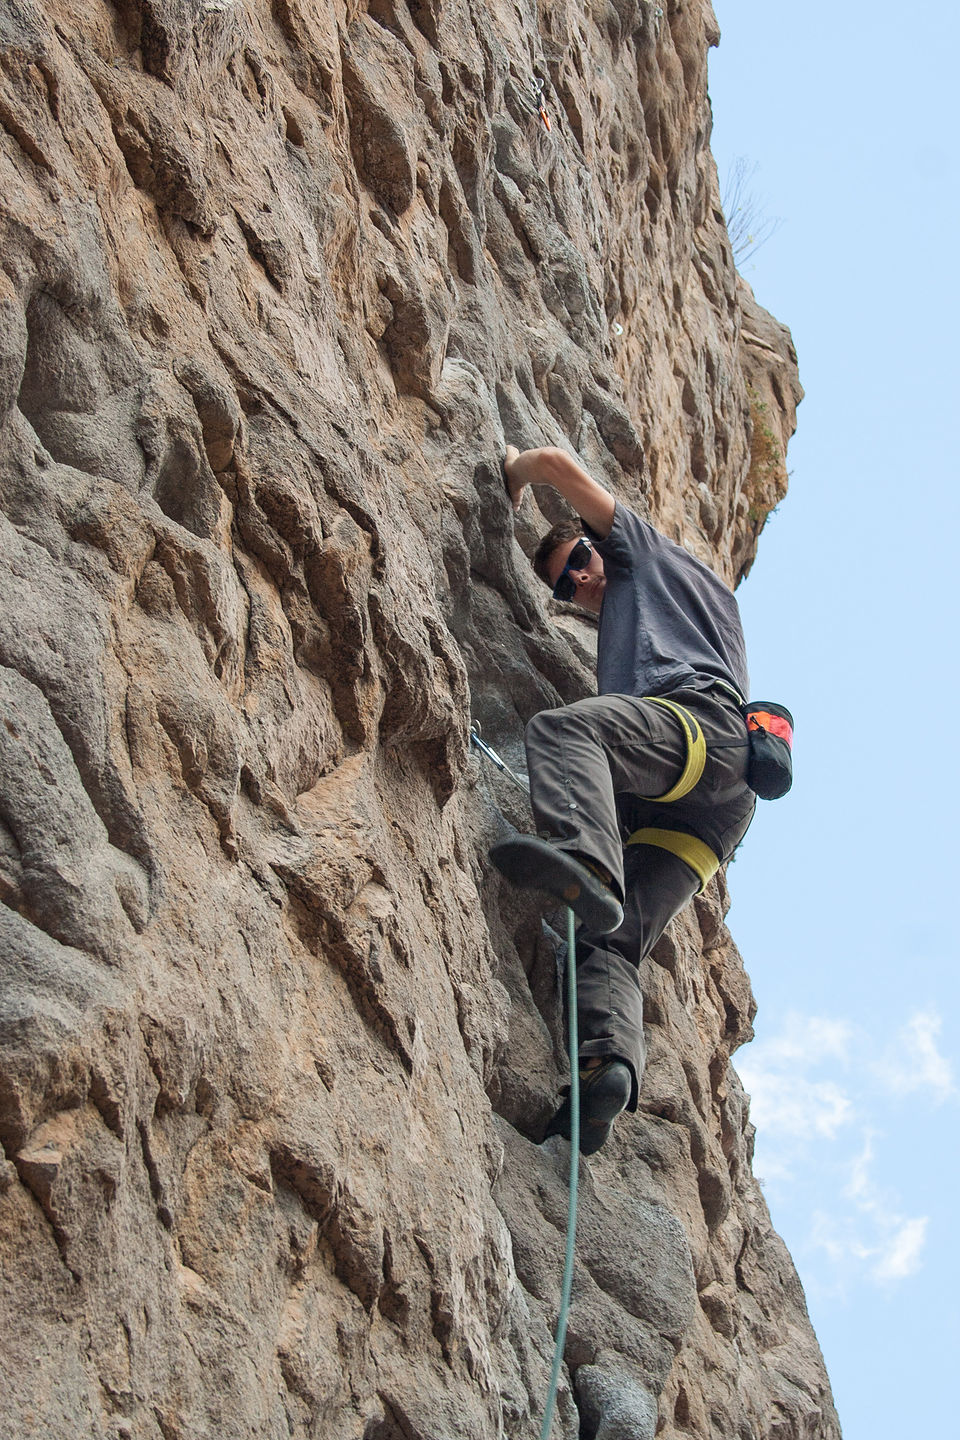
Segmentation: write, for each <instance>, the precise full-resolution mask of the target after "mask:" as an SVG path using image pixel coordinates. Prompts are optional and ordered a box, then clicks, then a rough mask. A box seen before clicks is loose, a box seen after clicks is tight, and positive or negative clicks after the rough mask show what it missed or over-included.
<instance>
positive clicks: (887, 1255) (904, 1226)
mask: <svg viewBox="0 0 960 1440" xmlns="http://www.w3.org/2000/svg"><path fill="white" fill-rule="evenodd" d="M926 1238H927V1216H926V1215H921V1216H919V1217H918V1218H917V1219H916V1220H904V1221H902V1222H901V1223H900V1224H899V1226H898V1227H897V1229H896V1231H895V1232H894V1234H893V1235H891V1236H889V1237H888V1238H887V1240H886V1242H885V1244H884V1245H883V1246H882V1247H881V1250H880V1258H879V1259H878V1261H877V1264H876V1265H875V1266H874V1267H873V1274H874V1277H875V1278H876V1279H877V1280H904V1279H906V1277H907V1276H908V1275H913V1274H914V1272H915V1271H917V1270H919V1269H920V1252H921V1250H922V1249H923V1246H924V1243H925V1241H926Z"/></svg>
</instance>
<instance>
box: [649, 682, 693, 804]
mask: <svg viewBox="0 0 960 1440" xmlns="http://www.w3.org/2000/svg"><path fill="white" fill-rule="evenodd" d="M644 699H645V700H649V701H651V702H652V704H654V705H663V706H664V708H665V709H667V710H669V711H671V713H672V714H674V715H675V716H676V717H677V719H678V720H679V721H680V724H681V725H682V726H683V733H684V736H685V738H686V742H687V763H686V764H685V765H684V767H683V771H682V773H681V775H680V779H679V780H678V781H677V783H676V785H674V786H673V787H672V789H670V790H668V791H667V793H666V794H665V795H641V796H640V797H639V798H640V799H641V800H655V801H656V803H657V804H658V805H669V804H670V803H671V801H673V800H682V799H683V797H684V795H689V794H690V791H691V790H692V789H693V788H694V786H695V785H697V784H698V783H699V781H700V777H701V775H702V774H703V770H704V766H705V765H706V763H707V742H706V740H705V739H704V738H703V731H702V730H701V728H700V725H699V722H698V721H697V718H696V716H695V715H691V713H690V711H689V710H687V709H686V708H685V706H683V705H678V704H677V702H676V701H675V700H668V699H667V698H666V696H664V695H645V696H644Z"/></svg>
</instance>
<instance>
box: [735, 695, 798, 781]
mask: <svg viewBox="0 0 960 1440" xmlns="http://www.w3.org/2000/svg"><path fill="white" fill-rule="evenodd" d="M743 713H744V716H745V718H746V722H747V733H748V734H749V736H750V761H749V765H748V768H747V784H748V785H749V786H750V789H751V790H752V791H753V792H754V794H756V795H759V796H760V799H761V800H779V799H780V796H781V795H786V793H787V791H788V790H789V789H790V786H791V785H792V784H793V716H792V715H791V714H790V711H789V710H788V709H787V708H786V706H785V705H775V704H774V703H773V701H772V700H751V702H750V704H749V705H745V706H744V709H743Z"/></svg>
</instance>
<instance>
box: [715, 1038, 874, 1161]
mask: <svg viewBox="0 0 960 1440" xmlns="http://www.w3.org/2000/svg"><path fill="white" fill-rule="evenodd" d="M740 1078H741V1079H742V1081H743V1083H744V1086H745V1087H746V1089H747V1090H748V1092H749V1094H750V1115H751V1118H752V1120H753V1123H754V1124H755V1125H756V1126H757V1129H758V1130H759V1131H760V1132H761V1133H762V1134H763V1135H764V1136H765V1137H766V1138H770V1139H772V1138H774V1137H776V1138H781V1137H782V1138H787V1137H790V1138H792V1139H805V1138H810V1137H812V1136H814V1135H821V1136H824V1137H826V1138H827V1139H832V1138H833V1136H834V1135H836V1133H837V1131H838V1130H839V1129H840V1127H841V1126H842V1125H847V1124H849V1123H850V1121H851V1120H852V1119H853V1116H854V1111H853V1102H852V1101H851V1100H850V1098H849V1096H848V1095H846V1094H845V1093H844V1091H843V1090H842V1089H841V1088H840V1086H839V1085H836V1084H834V1083H833V1081H830V1080H806V1079H804V1078H803V1077H802V1076H797V1075H778V1074H776V1073H774V1072H773V1071H771V1070H768V1069H766V1068H764V1066H763V1064H762V1062H761V1063H760V1064H759V1065H758V1064H757V1063H756V1062H751V1063H749V1064H741V1066H740ZM768 1168H769V1167H768Z"/></svg>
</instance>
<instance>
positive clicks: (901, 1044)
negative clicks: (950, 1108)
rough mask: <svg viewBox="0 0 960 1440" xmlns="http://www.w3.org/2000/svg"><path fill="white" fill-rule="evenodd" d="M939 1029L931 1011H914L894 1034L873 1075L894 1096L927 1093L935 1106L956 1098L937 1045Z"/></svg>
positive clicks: (940, 1025) (949, 1068)
mask: <svg viewBox="0 0 960 1440" xmlns="http://www.w3.org/2000/svg"><path fill="white" fill-rule="evenodd" d="M942 1028H943V1022H942V1021H941V1019H940V1016H939V1015H937V1014H936V1012H935V1011H933V1010H918V1011H917V1012H916V1014H915V1015H912V1016H911V1018H910V1019H909V1020H908V1021H907V1023H906V1025H904V1026H903V1027H902V1028H901V1029H900V1030H899V1031H898V1033H897V1037H896V1039H895V1041H894V1043H893V1045H892V1046H891V1047H890V1048H889V1050H888V1051H887V1054H886V1056H885V1059H884V1062H883V1064H882V1065H879V1066H875V1067H874V1069H875V1073H876V1074H877V1076H878V1077H879V1079H880V1080H881V1081H882V1083H883V1084H884V1085H886V1086H887V1087H888V1088H889V1089H890V1090H893V1091H894V1093H895V1094H897V1095H911V1094H913V1093H915V1092H916V1091H918V1090H929V1091H931V1092H932V1094H933V1098H934V1100H935V1101H936V1102H937V1104H943V1102H944V1101H945V1100H952V1099H954V1098H956V1096H957V1094H958V1091H957V1086H956V1083H955V1081H954V1078H953V1067H952V1066H951V1064H950V1062H949V1060H947V1059H946V1057H945V1056H943V1055H941V1053H940V1050H939V1048H938V1046H937V1037H938V1036H939V1034H940V1031H941V1029H942Z"/></svg>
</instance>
